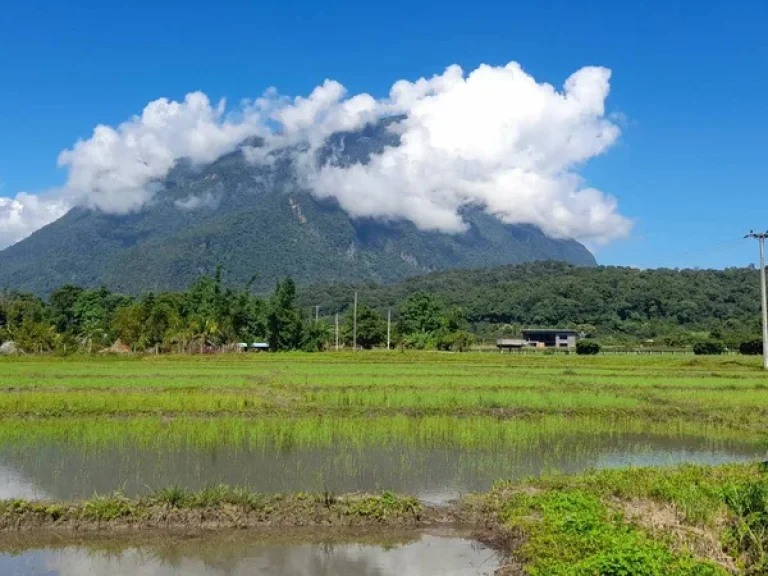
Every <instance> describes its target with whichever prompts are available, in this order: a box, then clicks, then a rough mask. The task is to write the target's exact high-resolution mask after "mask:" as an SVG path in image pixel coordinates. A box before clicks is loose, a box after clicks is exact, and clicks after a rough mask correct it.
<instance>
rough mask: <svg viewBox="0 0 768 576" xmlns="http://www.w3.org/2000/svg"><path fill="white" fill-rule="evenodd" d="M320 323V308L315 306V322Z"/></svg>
mask: <svg viewBox="0 0 768 576" xmlns="http://www.w3.org/2000/svg"><path fill="white" fill-rule="evenodd" d="M319 321H320V306H315V322H319Z"/></svg>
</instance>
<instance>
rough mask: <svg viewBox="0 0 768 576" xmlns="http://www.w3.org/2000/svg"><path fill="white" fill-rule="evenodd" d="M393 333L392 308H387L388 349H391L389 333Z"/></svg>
mask: <svg viewBox="0 0 768 576" xmlns="http://www.w3.org/2000/svg"><path fill="white" fill-rule="evenodd" d="M391 333H392V310H387V350H389V335H390V334H391Z"/></svg>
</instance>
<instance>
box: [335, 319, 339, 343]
mask: <svg viewBox="0 0 768 576" xmlns="http://www.w3.org/2000/svg"><path fill="white" fill-rule="evenodd" d="M338 351H339V313H338V312H336V352H338Z"/></svg>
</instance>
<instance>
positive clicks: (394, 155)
mask: <svg viewBox="0 0 768 576" xmlns="http://www.w3.org/2000/svg"><path fill="white" fill-rule="evenodd" d="M609 80H610V71H609V70H607V69H605V68H599V67H586V68H582V69H581V70H578V71H577V72H576V73H574V74H573V75H572V76H571V77H570V78H568V79H567V80H566V81H565V83H564V86H563V88H562V89H561V90H558V89H555V88H554V87H553V86H551V85H549V84H546V83H539V82H537V81H536V80H535V79H534V78H533V77H532V76H530V75H529V74H527V73H526V72H525V71H523V70H522V68H521V67H520V65H519V64H517V63H515V62H511V63H509V64H507V65H506V66H502V67H492V66H487V65H482V66H480V67H478V68H477V69H476V70H473V71H472V72H470V73H469V74H468V75H465V74H464V72H463V71H462V70H461V68H459V67H458V66H450V67H449V68H447V69H446V70H445V72H444V73H442V74H439V75H436V76H434V77H432V78H421V79H419V80H417V81H415V82H410V81H406V80H400V81H398V82H396V83H395V84H394V85H393V86H392V88H391V90H390V93H389V96H388V97H387V98H384V99H379V100H377V99H375V98H373V97H372V96H370V95H369V94H358V95H354V96H351V97H350V96H349V95H348V94H347V91H346V89H345V88H344V86H342V85H341V84H339V83H338V82H336V81H333V80H326V81H325V82H324V83H323V84H322V85H321V86H318V87H317V88H315V89H314V90H313V91H312V92H311V94H310V95H309V96H308V97H297V98H294V99H289V98H286V97H283V96H280V95H279V94H278V93H277V91H276V90H274V89H270V90H267V91H266V92H265V93H264V94H263V95H262V96H261V97H260V98H257V99H255V100H252V101H244V102H242V103H241V105H240V106H239V107H237V109H236V110H234V111H230V112H229V113H227V112H226V108H225V103H224V101H223V100H222V101H220V102H219V103H218V104H217V105H215V106H214V105H212V104H211V102H210V100H209V99H208V97H207V96H206V95H205V94H202V93H201V92H193V93H190V94H188V95H187V96H186V97H185V99H184V100H183V101H182V102H175V101H170V100H168V99H166V98H161V99H159V100H155V101H154V102H150V103H149V104H148V105H147V106H146V107H145V108H144V110H143V111H142V113H141V115H138V116H134V117H133V118H131V119H130V120H128V121H127V122H124V123H122V124H120V125H119V126H117V127H116V128H112V127H109V126H103V125H100V126H97V127H96V128H95V130H94V132H93V135H92V136H91V137H90V138H89V139H87V140H80V141H78V142H77V143H76V144H75V145H74V146H73V147H72V148H71V149H69V150H65V151H63V152H62V153H61V154H60V156H59V165H60V166H62V167H65V168H66V169H67V170H68V179H67V183H66V185H65V187H64V188H63V189H62V190H61V191H60V192H59V193H58V195H48V197H46V198H43V197H39V198H38V197H35V196H33V195H30V194H24V193H19V194H18V195H17V196H16V197H15V198H0V224H5V225H4V226H3V227H2V232H0V247H2V246H4V245H7V244H8V243H11V242H14V241H17V240H18V239H20V238H22V237H24V236H26V235H28V234H29V233H31V232H32V231H34V230H36V229H37V228H39V227H40V226H42V225H44V224H46V223H48V222H50V221H51V220H53V219H55V218H57V217H59V216H60V215H61V214H63V213H64V212H65V211H66V209H67V208H68V207H69V206H71V205H84V206H89V207H92V208H96V209H99V210H103V211H105V212H110V213H117V214H123V213H127V212H131V211H135V210H138V209H140V208H142V207H143V206H146V205H147V204H148V203H151V201H152V199H153V197H154V195H155V194H156V193H157V191H158V190H159V189H160V188H161V184H160V181H161V180H162V178H163V177H164V176H166V175H167V174H168V172H169V170H170V169H171V168H172V167H173V166H174V164H175V162H176V161H177V160H179V159H180V158H182V157H186V158H189V159H191V160H192V161H193V162H196V163H207V162H211V161H213V160H215V159H216V158H217V157H219V156H221V155H222V154H225V153H227V152H229V151H231V150H233V149H235V147H236V146H237V145H238V144H239V143H241V142H242V141H243V140H244V139H246V138H247V137H249V136H254V135H258V136H262V137H264V138H265V146H264V147H263V148H245V149H244V152H245V155H246V158H247V159H249V160H250V161H252V162H256V163H268V162H270V161H272V160H273V157H272V156H270V154H269V152H270V151H271V150H275V149H276V148H280V147H282V146H286V145H290V144H295V143H297V142H304V143H306V145H305V146H304V147H303V148H302V150H303V152H302V153H300V154H298V156H297V158H296V159H297V161H298V165H299V166H300V168H301V174H302V176H303V181H304V183H305V184H306V185H307V186H309V187H310V188H311V189H312V191H313V192H314V193H315V195H317V196H318V197H320V198H335V199H336V200H337V201H338V202H339V204H340V206H341V207H342V208H343V209H344V210H345V211H347V212H348V213H349V214H350V215H351V216H353V217H373V218H382V219H390V220H401V219H405V220H410V221H412V222H414V223H415V224H416V225H417V226H418V227H419V228H421V229H424V230H440V231H444V232H454V233H458V232H461V231H463V230H465V229H466V224H465V222H464V221H463V220H462V217H461V210H462V208H464V207H467V206H478V207H481V208H482V209H484V210H486V211H487V212H489V213H491V214H493V215H495V216H496V217H498V218H499V219H500V220H502V221H504V222H507V223H530V224H534V225H537V226H539V227H541V228H542V230H544V232H546V233H547V234H549V235H552V236H555V237H575V238H578V239H580V240H584V241H588V242H590V243H594V244H601V243H605V242H608V241H610V240H612V239H615V238H620V237H622V236H625V235H627V234H628V232H629V230H630V227H631V222H630V221H629V220H627V219H626V218H624V217H623V216H621V215H620V214H619V212H618V208H617V205H616V201H615V200H614V199H613V198H612V197H610V196H607V195H605V194H603V193H602V192H600V191H599V190H596V189H594V188H592V187H589V186H587V185H586V184H585V183H584V182H583V180H582V179H581V178H580V176H579V174H578V171H579V168H580V167H581V166H582V165H583V163H585V162H587V161H588V160H590V159H591V158H594V157H595V156H597V155H599V154H602V153H603V152H604V151H605V150H607V149H608V148H609V147H610V146H611V145H612V144H613V143H614V142H615V141H616V140H617V138H618V137H619V128H618V126H617V125H616V124H615V123H614V122H612V121H611V120H610V117H608V116H606V111H605V100H606V98H607V96H608V92H609ZM394 115H398V116H402V117H403V119H402V120H401V121H399V122H398V123H397V124H395V125H393V126H391V129H392V130H394V131H396V132H397V133H399V134H400V137H401V143H400V145H399V146H396V147H389V148H386V149H385V150H384V151H383V152H382V153H380V154H377V155H373V156H372V157H371V160H370V162H369V163H368V164H365V165H362V164H356V165H352V166H345V167H342V166H335V165H324V166H318V165H316V163H315V154H314V152H315V151H316V150H317V149H318V148H319V147H320V146H322V144H323V143H324V142H325V140H326V138H327V137H328V136H329V135H330V134H332V133H334V132H338V131H351V130H356V129H359V128H361V127H362V126H364V125H365V124H366V123H369V122H373V121H376V120H377V119H381V118H384V117H389V116H394ZM215 200H217V199H216V198H214V197H213V196H210V197H206V196H205V195H204V196H201V197H189V198H186V199H183V200H180V201H177V202H176V204H177V206H179V208H181V209H195V208H198V207H202V206H205V205H211V203H212V202H214V201H215Z"/></svg>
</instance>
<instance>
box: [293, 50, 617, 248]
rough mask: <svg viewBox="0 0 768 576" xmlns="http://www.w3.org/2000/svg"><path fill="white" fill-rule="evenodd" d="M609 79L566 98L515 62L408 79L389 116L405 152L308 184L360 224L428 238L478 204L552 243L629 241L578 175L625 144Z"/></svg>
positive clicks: (594, 75)
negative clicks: (612, 114) (409, 227)
mask: <svg viewBox="0 0 768 576" xmlns="http://www.w3.org/2000/svg"><path fill="white" fill-rule="evenodd" d="M609 79H610V71H608V70H607V69H605V68H597V67H588V68H583V69H581V70H579V71H577V72H576V73H575V74H573V75H572V76H571V77H570V78H568V79H567V80H566V82H565V85H564V89H563V90H562V91H557V90H556V89H555V88H554V87H552V86H551V85H549V84H544V83H537V82H536V80H535V79H534V78H533V77H531V76H530V75H528V74H526V73H525V72H524V71H523V70H522V68H521V67H520V66H519V65H518V64H517V63H510V64H508V65H507V66H504V67H491V66H480V67H479V68H478V69H476V70H474V71H473V72H471V73H470V74H469V75H466V76H465V75H464V73H463V71H462V70H461V68H459V67H458V66H452V67H450V68H448V69H447V70H446V71H445V73H443V74H441V75H438V76H435V77H433V78H431V79H421V80H418V81H417V82H406V81H400V82H398V83H396V84H395V85H394V86H393V87H392V90H391V92H390V98H389V101H388V102H386V103H385V104H384V105H382V106H381V109H383V110H386V111H387V112H388V113H390V114H395V113H397V114H404V115H405V119H404V120H402V121H401V122H400V123H399V125H398V126H397V128H398V131H399V133H400V138H401V143H400V145H399V146H392V147H388V148H386V149H385V150H384V151H383V153H381V154H378V155H374V156H373V157H372V158H371V160H370V162H369V163H367V164H355V165H353V166H333V165H325V166H314V167H313V169H312V170H311V171H309V173H308V175H307V177H308V181H309V184H310V186H311V187H312V188H313V189H314V190H315V192H316V194H317V195H318V196H321V197H333V198H336V200H338V202H339V204H340V205H341V206H342V208H344V209H345V210H346V211H347V212H349V213H350V214H351V215H353V216H360V217H362V216H366V217H374V218H375V217H379V218H386V219H407V220H411V221H412V222H414V223H415V224H416V225H417V226H418V227H419V228H422V229H424V230H439V231H443V232H461V231H463V230H465V229H466V224H465V222H464V221H463V220H462V217H461V208H462V207H465V206H479V207H482V208H484V209H485V210H486V211H487V212H489V213H491V214H494V215H495V216H497V217H498V218H499V219H501V220H502V221H504V222H507V223H529V224H535V225H537V226H539V227H540V228H541V229H542V230H544V232H546V233H547V234H549V235H551V236H556V237H576V238H580V239H585V240H592V241H595V242H597V243H600V242H606V241H609V240H611V239H614V238H617V237H622V236H625V235H626V234H627V233H628V231H629V229H630V226H631V223H630V221H629V220H627V219H626V218H624V217H622V216H621V215H620V214H619V213H618V212H617V205H616V201H615V200H614V199H613V198H611V197H609V196H606V195H605V194H603V193H602V192H600V191H598V190H596V189H594V188H590V187H588V186H584V184H583V182H582V180H581V178H580V177H579V176H578V175H577V173H576V172H575V171H576V170H577V169H578V167H579V166H580V165H581V164H582V163H584V162H585V161H587V160H589V159H590V158H592V157H594V156H596V155H598V154H600V153H602V152H603V151H605V150H606V149H607V148H608V147H610V146H611V145H612V144H613V143H614V142H615V141H616V139H617V138H618V136H619V128H618V127H617V126H616V125H615V124H613V123H612V122H610V120H608V119H607V118H606V117H605V99H606V97H607V96H608V91H609Z"/></svg>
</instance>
